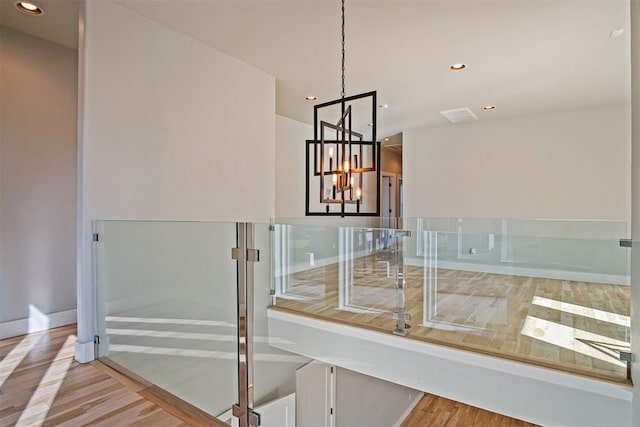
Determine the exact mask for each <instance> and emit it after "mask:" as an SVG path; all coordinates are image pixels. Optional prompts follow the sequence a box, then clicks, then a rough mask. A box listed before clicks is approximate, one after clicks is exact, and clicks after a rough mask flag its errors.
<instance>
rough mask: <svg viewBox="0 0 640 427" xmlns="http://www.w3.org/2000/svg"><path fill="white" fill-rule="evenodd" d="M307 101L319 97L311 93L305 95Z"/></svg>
mask: <svg viewBox="0 0 640 427" xmlns="http://www.w3.org/2000/svg"><path fill="white" fill-rule="evenodd" d="M304 99H306V100H307V101H315V100H317V99H318V97H317V96H313V95H309V96H305V98H304Z"/></svg>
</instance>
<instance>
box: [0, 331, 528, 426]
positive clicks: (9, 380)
mask: <svg viewBox="0 0 640 427" xmlns="http://www.w3.org/2000/svg"><path fill="white" fill-rule="evenodd" d="M75 332H76V330H75V325H73V326H65V327H62V328H57V329H52V330H49V331H44V332H38V333H33V334H29V335H25V336H21V337H16V338H10V339H6V340H2V341H0V426H2V427H5V426H7V427H8V426H69V427H76V426H108V427H114V426H116V427H117V426H138V427H146V426H149V427H165V426H166V427H172V426H189V425H193V426H211V425H219V426H223V425H226V424H223V423H221V422H219V421H217V420H215V419H211V418H209V419H207V418H206V415H203V414H201V413H198V412H197V411H196V412H193V411H192V409H191V408H186V407H184V405H183V403H182V402H180V401H179V400H177V399H175V398H174V397H172V396H170V395H168V394H167V393H164V392H163V391H157V390H156V391H154V390H150V388H149V387H148V386H147V385H143V383H142V382H138V381H136V380H135V379H132V378H128V377H126V376H124V375H122V374H119V373H118V372H116V371H114V370H112V369H111V368H109V367H108V366H106V365H104V364H102V363H100V362H91V363H89V364H79V363H77V362H75V361H74V360H73V351H74V342H75V335H74V334H75ZM530 425H531V424H528V423H524V422H522V421H518V420H514V419H511V418H508V417H505V416H502V415H498V414H495V413H492V412H488V411H484V410H482V409H478V408H474V407H471V406H468V405H464V404H461V403H457V402H454V401H451V400H448V399H444V398H441V397H437V396H433V395H425V397H424V398H423V399H422V401H421V402H420V403H419V404H418V405H417V406H416V408H415V409H414V411H413V412H412V413H411V414H410V415H409V416H408V417H407V419H406V420H405V421H404V423H403V424H402V426H403V427H424V426H448V427H453V426H505V427H507V426H513V427H515V426H530ZM302 427H304V426H302Z"/></svg>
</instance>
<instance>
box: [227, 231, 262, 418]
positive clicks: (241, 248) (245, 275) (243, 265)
mask: <svg viewBox="0 0 640 427" xmlns="http://www.w3.org/2000/svg"><path fill="white" fill-rule="evenodd" d="M236 233H237V240H238V247H237V248H234V249H233V250H232V256H233V258H234V259H236V260H237V287H238V301H237V308H238V403H237V404H236V405H233V415H234V416H235V417H237V418H238V420H239V424H240V427H257V426H259V425H260V415H259V414H258V413H256V412H254V411H253V263H254V262H257V261H259V258H260V257H259V252H258V251H257V250H255V249H253V244H254V228H253V224H251V223H243V222H239V223H237V224H236Z"/></svg>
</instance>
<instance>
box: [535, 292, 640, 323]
mask: <svg viewBox="0 0 640 427" xmlns="http://www.w3.org/2000/svg"><path fill="white" fill-rule="evenodd" d="M531 303H532V304H535V305H539V306H540V307H546V308H551V309H554V310H559V311H564V312H565V313H570V314H575V315H577V316H583V317H589V318H591V319H595V320H600V321H603V322H608V323H614V324H616V325H620V326H626V327H629V326H630V325H631V320H630V318H629V316H625V315H622V314H616V313H611V312H609V311H604V310H598V309H595V308H591V307H585V306H583V305H576V304H571V303H568V302H563V301H558V300H553V299H549V298H544V297H539V296H535V297H533V300H532V301H531Z"/></svg>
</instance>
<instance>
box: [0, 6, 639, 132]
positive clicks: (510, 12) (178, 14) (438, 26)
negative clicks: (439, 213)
mask: <svg viewBox="0 0 640 427" xmlns="http://www.w3.org/2000/svg"><path fill="white" fill-rule="evenodd" d="M7 1H8V0H2V2H3V3H2V5H1V6H2V9H1V12H2V15H5V13H6V12H7V11H6V10H5V9H7V7H6V5H5V3H6V2H7ZM40 1H41V2H42V4H43V7H44V5H46V3H49V5H47V14H46V15H45V16H44V17H29V16H25V17H24V18H27V19H32V20H34V21H35V19H40V18H47V17H48V16H52V17H53V16H54V12H53V10H55V9H56V8H57V7H58V5H60V7H61V8H62V5H65V4H66V3H75V0H40ZM89 1H102V0H89ZM116 1H117V2H118V3H120V4H121V5H123V6H125V7H127V8H129V9H131V10H133V11H135V12H137V13H140V14H142V15H145V16H147V17H149V18H150V19H153V20H155V21H157V22H159V23H161V24H163V25H166V26H167V27H170V28H173V29H174V30H177V31H179V32H182V33H184V34H187V35H189V36H191V37H193V38H195V39H197V40H200V41H201V42H203V43H205V44H207V45H210V46H212V47H214V48H216V49H218V50H221V51H223V52H226V53H228V54H230V55H232V56H234V57H236V58H239V59H241V60H242V61H244V62H247V63H249V64H252V65H254V66H256V67H257V68H259V69H261V70H263V71H265V72H267V73H268V74H271V75H273V76H275V77H276V78H277V112H278V113H279V114H282V115H284V116H287V117H291V118H293V119H297V120H300V121H304V122H308V123H311V122H312V111H313V108H312V105H313V103H311V102H309V101H305V99H304V97H305V96H306V95H316V96H318V97H319V100H318V101H317V102H324V101H328V100H332V99H336V98H338V97H339V94H340V2H339V0H298V1H294V0H288V1H287V0H162V1H159V0H116ZM9 3H12V2H10V1H9ZM49 7H51V14H50V13H49V10H48V8H49ZM8 9H11V8H8ZM15 12H16V13H17V11H15ZM11 13H14V11H13V10H12V9H11ZM56 16H57V15H56ZM20 18H23V17H20ZM12 19H14V18H12ZM12 19H10V20H9V21H10V22H9V24H7V23H5V21H6V19H5V17H4V16H3V17H2V19H1V20H0V23H1V24H3V25H8V26H11V27H12V28H16V24H15V22H16V21H12ZM15 19H17V18H15ZM22 21H25V19H22ZM25 22H26V21H25ZM34 25H35V24H34ZM65 25H68V24H64V23H63V22H62V20H61V21H60V22H59V23H57V24H55V25H54V24H51V25H50V26H49V28H48V30H49V31H50V32H51V34H53V33H56V32H57V31H58V32H60V33H63V32H65V31H67V30H66V27H65V28H63V26H65ZM346 26H347V29H346V39H347V45H346V57H347V60H346V85H347V94H348V95H351V94H356V93H360V92H365V91H369V90H377V91H378V101H379V102H378V103H388V104H389V108H388V109H386V110H379V114H378V128H379V130H378V136H379V137H380V138H382V137H385V136H388V135H394V134H396V133H398V132H400V131H402V130H404V129H408V128H412V127H416V126H433V125H443V124H447V123H448V121H446V119H444V118H443V117H442V116H441V115H440V114H439V111H441V110H448V109H453V108H458V107H469V108H471V109H472V110H473V111H474V112H475V113H476V114H477V115H478V116H479V117H480V120H487V119H497V118H509V117H514V116H522V115H531V114H540V113H546V112H554V111H563V110H571V109H576V108H595V107H599V106H609V105H625V104H627V103H628V102H629V100H630V60H629V56H630V40H629V33H630V31H629V1H628V0H445V1H432V0H422V1H403V0H386V1H385V0H347V5H346ZM617 28H624V29H625V32H624V33H623V35H622V36H621V37H618V38H610V37H609V33H610V31H611V30H613V29H617ZM74 29H75V26H74ZM23 31H26V32H32V33H33V34H36V35H39V36H40V37H45V38H51V39H54V38H55V37H58V36H59V39H63V37H62V35H58V36H52V37H47V36H46V35H44V34H38V32H37V31H42V32H44V29H42V28H40V27H39V28H37V29H34V28H33V26H31V27H30V28H25V30H23ZM54 41H55V40H54ZM59 43H62V44H65V45H68V44H69V43H68V41H65V42H63V41H59ZM456 62H465V63H466V64H468V68H467V69H466V70H463V71H458V72H451V71H449V65H450V64H453V63H456ZM487 104H495V105H496V106H497V108H496V109H495V110H492V111H484V110H483V109H482V107H483V106H484V105H487ZM451 126H453V125H451Z"/></svg>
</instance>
